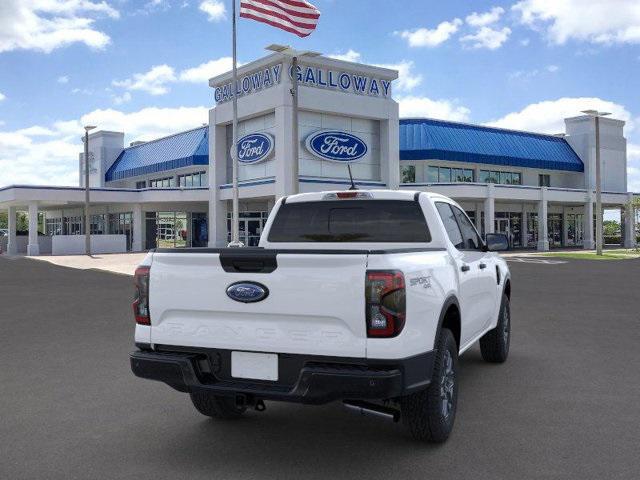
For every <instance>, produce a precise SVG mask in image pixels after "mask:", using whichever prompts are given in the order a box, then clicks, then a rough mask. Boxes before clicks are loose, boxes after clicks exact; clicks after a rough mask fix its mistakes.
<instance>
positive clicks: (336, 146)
mask: <svg viewBox="0 0 640 480" xmlns="http://www.w3.org/2000/svg"><path fill="white" fill-rule="evenodd" d="M306 145H307V150H309V151H310V152H311V153H312V154H314V155H315V156H316V157H318V158H321V159H323V160H329V161H331V162H341V163H349V162H355V161H356V160H360V159H361V158H362V157H364V156H365V155H366V154H367V144H366V143H364V141H362V139H360V138H358V137H356V136H355V135H352V134H350V133H346V132H339V131H336V130H323V131H321V132H316V133H312V134H311V135H309V136H308V137H307V141H306Z"/></svg>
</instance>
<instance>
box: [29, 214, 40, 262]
mask: <svg viewBox="0 0 640 480" xmlns="http://www.w3.org/2000/svg"><path fill="white" fill-rule="evenodd" d="M27 255H29V256H31V255H40V245H39V244H38V204H37V203H35V202H32V203H30V204H29V243H28V244H27Z"/></svg>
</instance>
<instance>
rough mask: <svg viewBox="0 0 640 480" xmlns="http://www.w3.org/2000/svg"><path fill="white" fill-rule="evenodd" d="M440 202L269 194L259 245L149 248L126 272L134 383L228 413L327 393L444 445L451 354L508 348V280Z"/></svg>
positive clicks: (491, 245)
mask: <svg viewBox="0 0 640 480" xmlns="http://www.w3.org/2000/svg"><path fill="white" fill-rule="evenodd" d="M486 237H487V238H486V241H485V242H483V241H482V239H481V238H480V236H479V235H478V233H477V231H476V229H475V227H474V226H473V224H472V223H471V222H470V221H469V218H468V217H467V215H466V214H465V213H464V211H463V210H462V209H461V208H460V207H459V206H458V205H457V204H456V203H455V202H454V201H452V200H451V199H449V198H447V197H444V196H441V195H436V194H433V193H425V192H408V191H402V192H398V191H386V190H379V191H377V190H371V191H363V190H352V191H346V192H322V193H305V194H299V195H293V196H289V197H284V198H282V199H280V200H279V201H278V202H277V203H276V205H275V207H274V208H273V211H272V212H271V215H270V216H269V218H268V220H267V222H266V225H265V228H264V232H263V234H262V236H261V238H260V244H259V247H258V248H221V249H212V248H192V249H189V248H187V249H157V250H155V251H151V252H149V254H148V255H147V257H146V259H145V260H144V262H143V263H142V264H141V265H140V267H139V268H138V269H137V270H136V274H135V284H136V297H135V301H134V304H133V309H134V314H135V319H136V331H135V342H136V346H137V348H138V351H136V352H134V353H132V354H131V368H132V370H133V372H134V373H135V374H136V375H137V376H139V377H142V378H148V379H152V380H159V381H162V382H165V383H167V384H168V385H170V386H171V387H173V388H175V389H177V390H179V391H182V392H188V393H189V394H190V396H191V400H192V401H193V404H194V406H195V408H196V409H197V410H198V411H199V412H201V413H202V414H204V415H208V416H210V417H215V418H237V417H239V416H241V415H242V414H243V413H244V412H245V410H246V409H247V408H250V407H252V408H255V409H257V410H264V408H265V405H264V400H281V401H290V402H302V403H310V404H321V403H327V402H331V401H336V400H341V401H343V402H344V403H345V404H346V405H347V406H348V407H350V408H352V409H356V410H358V411H359V412H361V413H373V414H378V415H383V416H389V417H391V418H393V419H394V420H396V421H397V420H398V419H399V418H402V420H403V422H404V423H405V424H406V425H407V426H408V427H409V430H410V431H411V433H412V434H413V436H414V437H416V438H418V439H424V440H428V441H433V442H441V441H444V440H446V438H447V437H448V436H449V433H450V432H451V430H452V428H453V423H454V419H455V414H456V402H457V396H458V355H460V354H461V353H462V352H464V351H465V350H467V349H468V348H469V347H471V346H472V345H473V344H474V342H476V341H477V340H480V348H481V352H482V356H483V358H484V359H485V360H487V361H489V362H504V361H505V360H506V358H507V355H508V352H509V338H510V311H509V298H510V295H511V279H510V275H509V269H508V267H507V265H506V263H505V261H504V260H502V259H501V258H500V257H499V256H498V255H497V254H496V253H493V251H495V250H502V249H506V248H508V243H507V239H506V237H505V236H504V235H500V234H488V235H487V236H486Z"/></svg>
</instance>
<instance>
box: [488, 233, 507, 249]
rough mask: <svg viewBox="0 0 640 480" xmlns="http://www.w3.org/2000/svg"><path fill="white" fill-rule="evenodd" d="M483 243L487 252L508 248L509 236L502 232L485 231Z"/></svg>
mask: <svg viewBox="0 0 640 480" xmlns="http://www.w3.org/2000/svg"><path fill="white" fill-rule="evenodd" d="M485 245H486V249H487V251H488V252H502V251H505V250H509V238H508V237H507V236H506V235H505V234H504V233H487V234H486V235H485Z"/></svg>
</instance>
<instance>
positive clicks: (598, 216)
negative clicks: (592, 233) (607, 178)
mask: <svg viewBox="0 0 640 480" xmlns="http://www.w3.org/2000/svg"><path fill="white" fill-rule="evenodd" d="M582 113H584V114H586V115H589V116H590V117H593V118H594V119H595V122H596V255H602V172H601V167H600V117H606V116H607V115H611V114H610V113H608V112H599V111H597V110H583V111H582ZM589 190H591V188H589Z"/></svg>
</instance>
